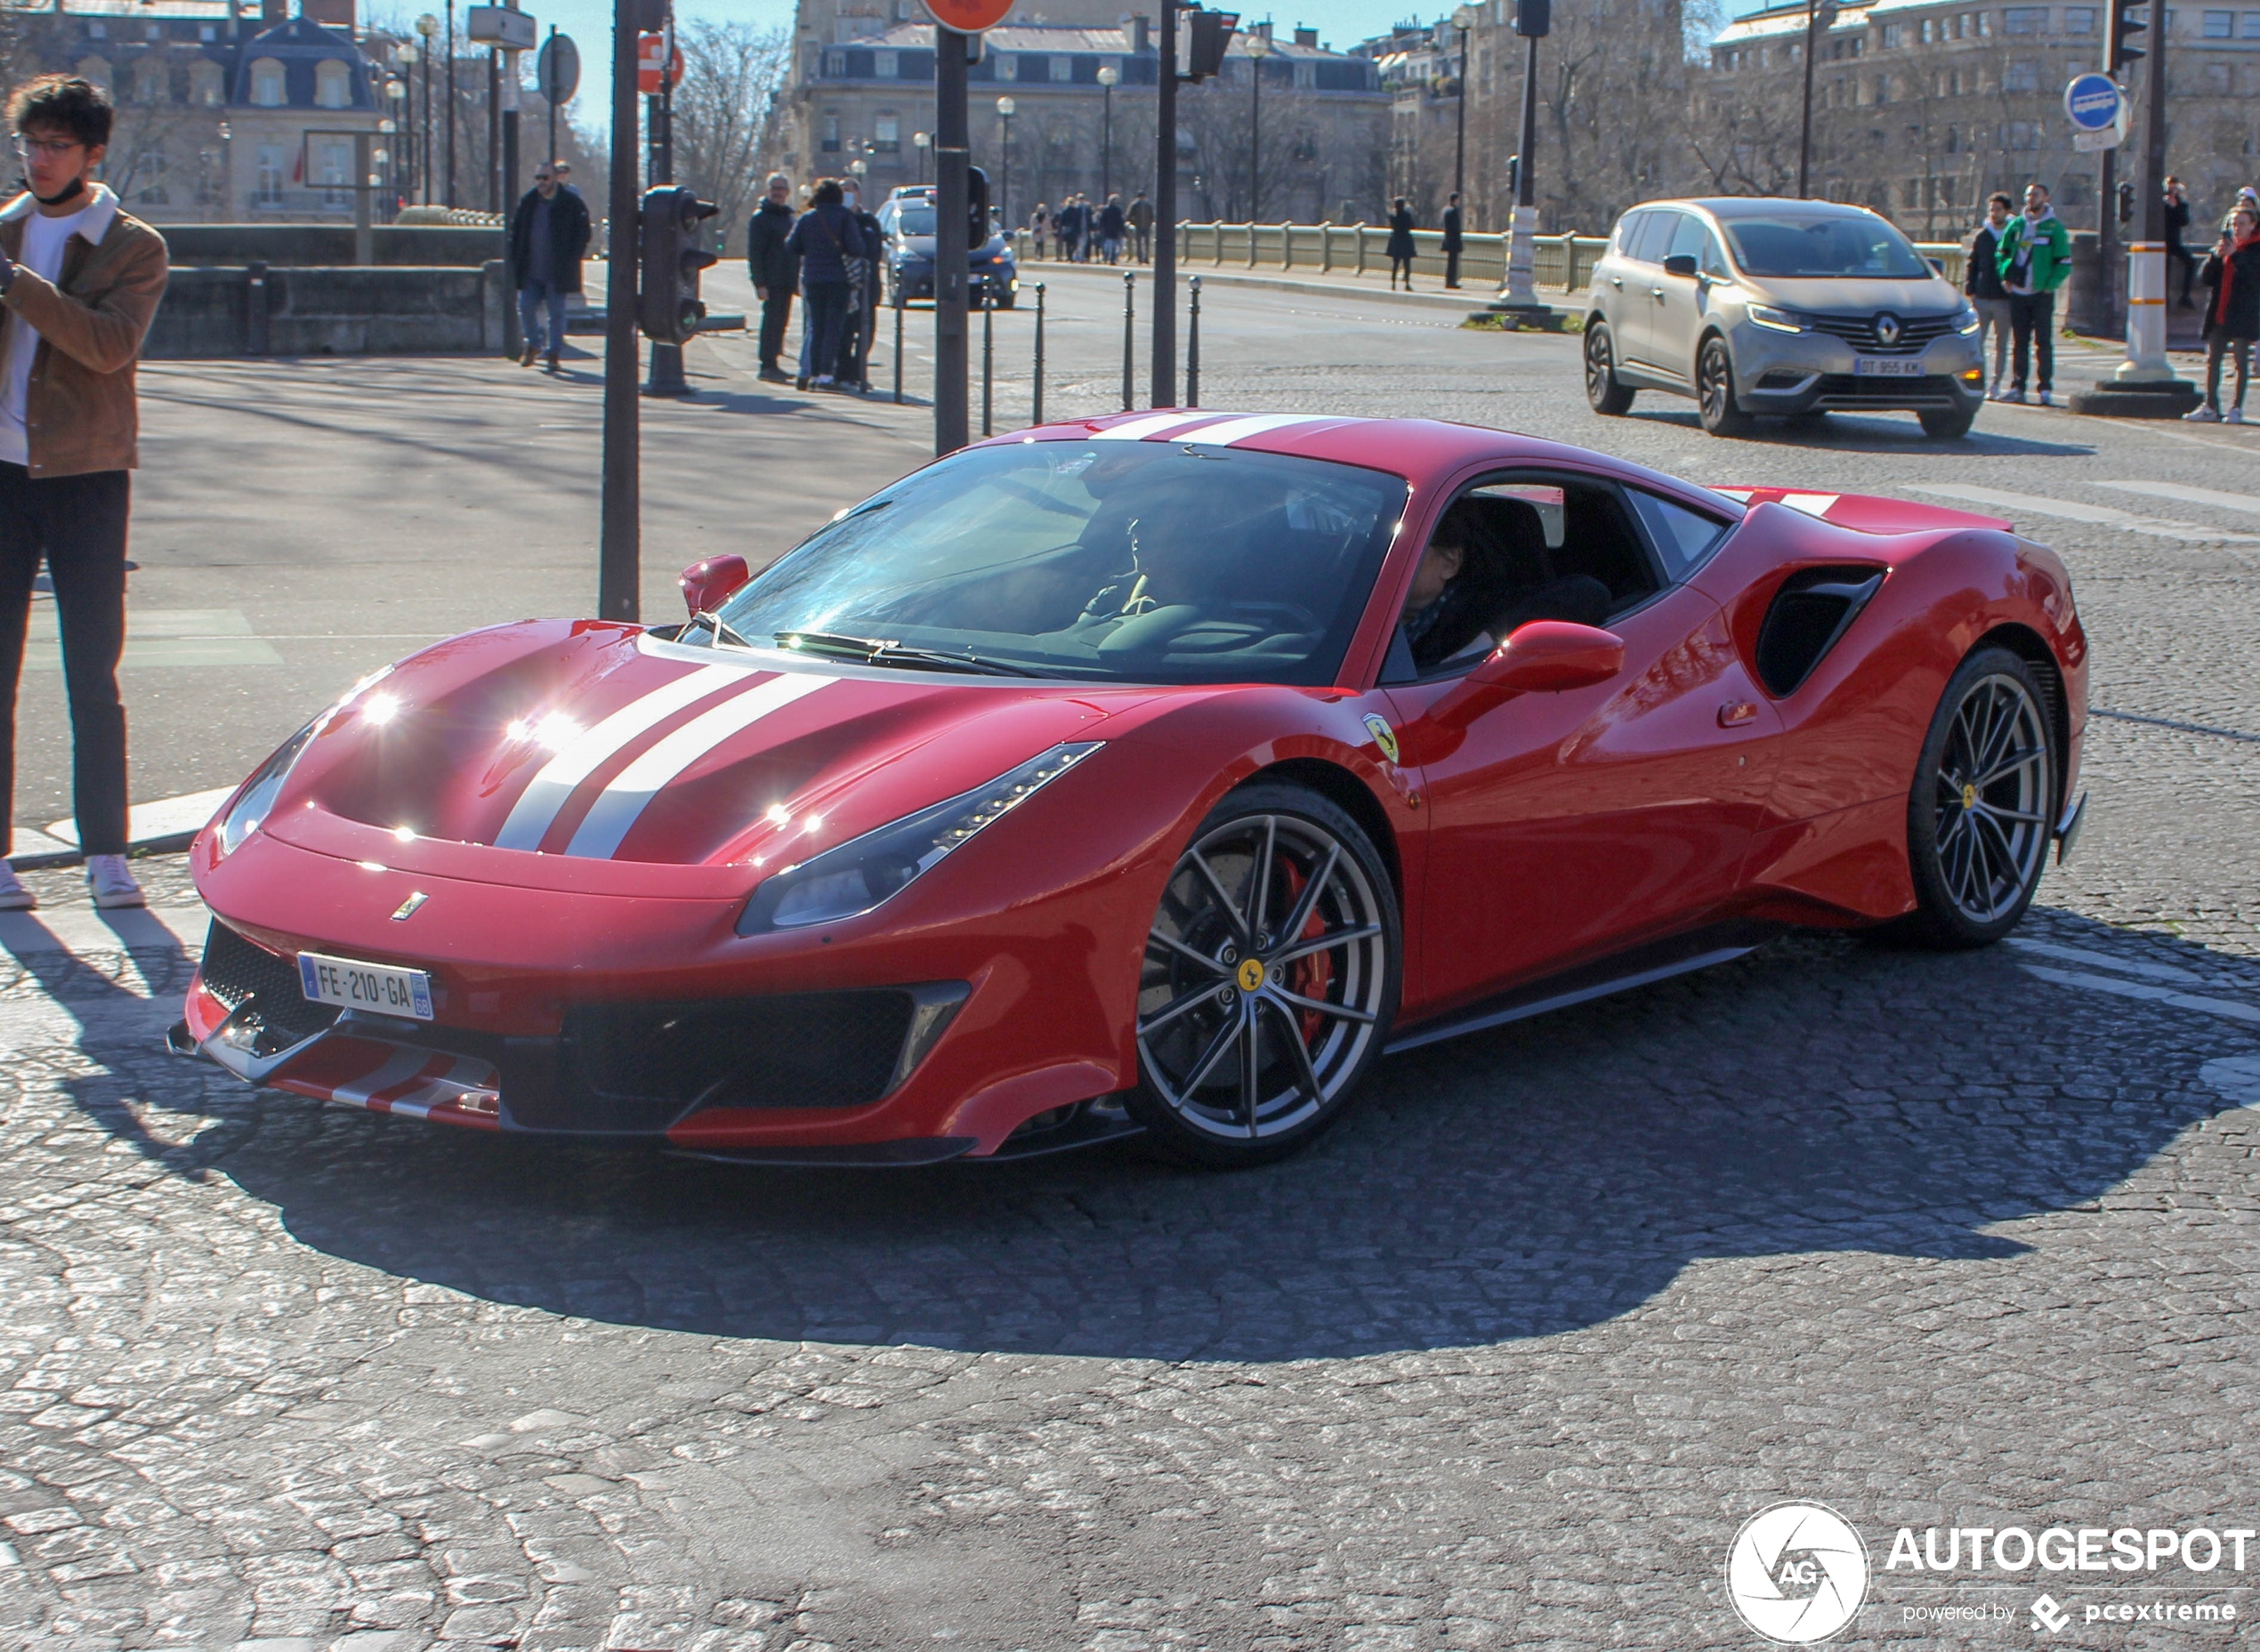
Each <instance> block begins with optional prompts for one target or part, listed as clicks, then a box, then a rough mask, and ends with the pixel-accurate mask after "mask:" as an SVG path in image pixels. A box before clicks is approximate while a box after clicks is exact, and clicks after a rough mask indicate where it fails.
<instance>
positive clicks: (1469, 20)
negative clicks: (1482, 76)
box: [1452, 5, 1475, 204]
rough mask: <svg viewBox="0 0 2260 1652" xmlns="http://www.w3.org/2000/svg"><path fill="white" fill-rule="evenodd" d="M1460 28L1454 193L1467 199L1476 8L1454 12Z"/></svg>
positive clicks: (1453, 149) (1453, 22)
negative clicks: (1470, 41) (1470, 40)
mask: <svg viewBox="0 0 2260 1652" xmlns="http://www.w3.org/2000/svg"><path fill="white" fill-rule="evenodd" d="M1452 27H1453V28H1457V29H1458V30H1459V75H1458V81H1459V128H1458V131H1457V133H1456V134H1455V135H1454V137H1453V140H1452V193H1453V194H1454V195H1457V196H1458V197H1460V200H1461V202H1462V203H1463V204H1465V201H1466V199H1467V31H1468V30H1469V29H1471V28H1474V27H1475V8H1474V7H1473V6H1467V5H1464V6H1461V7H1460V8H1459V9H1458V10H1457V11H1456V12H1453V13H1452Z"/></svg>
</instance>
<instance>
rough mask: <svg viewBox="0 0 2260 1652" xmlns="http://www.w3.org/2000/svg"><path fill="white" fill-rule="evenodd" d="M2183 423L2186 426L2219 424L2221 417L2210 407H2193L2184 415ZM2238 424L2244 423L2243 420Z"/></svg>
mask: <svg viewBox="0 0 2260 1652" xmlns="http://www.w3.org/2000/svg"><path fill="white" fill-rule="evenodd" d="M2182 422H2183V423H2185V424H2218V423H2220V422H2221V415H2219V414H2217V413H2216V412H2214V411H2213V409H2212V408H2210V407H2191V409H2190V410H2189V411H2188V412H2187V413H2185V414H2183V415H2182ZM2237 422H2238V423H2243V421H2242V420H2241V419H2240V420H2238V421H2237Z"/></svg>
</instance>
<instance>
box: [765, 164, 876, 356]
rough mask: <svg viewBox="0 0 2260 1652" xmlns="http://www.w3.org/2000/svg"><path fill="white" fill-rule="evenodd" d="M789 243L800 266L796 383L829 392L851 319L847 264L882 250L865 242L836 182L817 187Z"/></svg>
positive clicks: (795, 225) (827, 181) (874, 255)
mask: <svg viewBox="0 0 2260 1652" xmlns="http://www.w3.org/2000/svg"><path fill="white" fill-rule="evenodd" d="M785 245H786V246H787V247H788V248H789V249H790V250H791V251H792V252H793V254H795V256H796V257H797V258H799V260H800V262H801V304H802V308H801V371H800V375H799V377H798V378H797V380H796V381H795V383H796V384H797V386H798V388H800V389H802V390H806V389H807V388H808V387H809V385H810V384H811V383H814V384H815V385H816V386H817V388H819V390H829V389H831V388H832V386H833V385H834V384H835V383H837V382H838V375H837V374H835V372H834V371H833V367H834V364H835V363H836V362H837V361H838V360H839V357H840V330H841V328H842V327H843V326H845V324H846V321H847V308H848V261H849V260H850V259H852V258H868V259H873V260H876V258H877V257H878V255H879V249H878V248H877V247H876V246H871V245H870V244H869V243H868V242H867V241H866V240H865V239H864V236H863V226H862V225H861V224H860V223H858V222H856V218H855V214H853V213H852V212H850V211H848V209H847V205H846V204H845V200H844V197H843V191H842V189H841V188H840V181H839V180H838V179H836V178H827V179H825V180H823V181H821V182H819V184H818V185H817V186H816V192H815V193H814V194H813V195H812V196H811V197H809V208H808V210H807V211H806V212H804V213H803V214H801V215H800V221H799V222H797V223H795V224H794V226H793V233H792V234H791V235H789V236H787V238H785Z"/></svg>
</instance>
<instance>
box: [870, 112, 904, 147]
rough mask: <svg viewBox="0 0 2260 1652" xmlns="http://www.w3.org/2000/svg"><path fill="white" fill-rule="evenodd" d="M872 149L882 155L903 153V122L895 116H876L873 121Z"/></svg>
mask: <svg viewBox="0 0 2260 1652" xmlns="http://www.w3.org/2000/svg"><path fill="white" fill-rule="evenodd" d="M871 147H872V148H873V149H876V151H878V153H880V154H882V155H900V154H901V153H902V121H901V119H900V117H897V116H893V115H876V116H874V117H872V120H871Z"/></svg>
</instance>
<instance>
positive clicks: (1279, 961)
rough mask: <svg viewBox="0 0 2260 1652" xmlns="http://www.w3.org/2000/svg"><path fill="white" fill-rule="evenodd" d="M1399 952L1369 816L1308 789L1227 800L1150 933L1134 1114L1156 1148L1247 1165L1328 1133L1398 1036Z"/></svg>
mask: <svg viewBox="0 0 2260 1652" xmlns="http://www.w3.org/2000/svg"><path fill="white" fill-rule="evenodd" d="M1401 946H1402V939H1401V930H1400V924H1399V922H1398V915H1397V903H1396V897H1395V893H1394V891H1393V890H1392V887H1391V885H1390V882H1389V876H1388V872H1387V869H1386V868H1385V867H1384V866H1383V865H1382V863H1381V858H1380V856H1379V855H1378V854H1377V853H1376V851H1375V850H1374V847H1373V844H1372V843H1371V842H1370V841H1368V838H1367V836H1366V834H1365V833H1364V832H1363V831H1361V830H1360V828H1359V826H1358V824H1357V822H1356V821H1354V820H1352V818H1350V817H1349V816H1348V815H1347V814H1345V813H1344V811H1343V810H1341V809H1339V808H1337V807H1336V805H1335V804H1333V803H1332V802H1328V800H1327V799H1325V798H1323V797H1320V795H1318V794H1316V793H1313V792H1308V791H1305V790H1304V789H1303V788H1302V787H1301V786H1287V785H1281V784H1279V783H1276V782H1265V781H1259V782H1257V783H1255V784H1254V785H1251V786H1243V787H1241V788H1240V789H1239V790H1238V791H1236V792H1233V793H1231V794H1230V795H1228V796H1227V797H1225V798H1224V800H1223V802H1220V803H1219V804H1218V805H1217V806H1216V808H1215V810H1213V811H1212V812H1211V813H1210V815H1209V817H1208V818H1207V820H1205V821H1203V822H1202V823H1201V827H1200V830H1199V832H1197V833H1195V834H1194V835H1193V841H1192V843H1191V846H1190V847H1189V848H1188V849H1187V850H1185V852H1184V854H1183V855H1182V856H1181V857H1180V858H1179V859H1178V862H1177V865H1176V866H1175V868H1174V870H1173V871H1172V872H1171V874H1170V875H1169V882H1168V884H1167V886H1166V888H1165V889H1164V890H1163V891H1162V897H1161V904H1160V907H1159V908H1158V910H1157V911H1156V912H1155V914H1154V919H1153V925H1152V928H1151V930H1150V931H1149V932H1148V935H1147V938H1146V955H1145V966H1144V970H1143V972H1142V975H1141V977H1140V979H1139V989H1138V1070H1139V1078H1140V1081H1141V1082H1140V1084H1139V1087H1138V1089H1137V1090H1136V1091H1135V1092H1133V1094H1132V1095H1131V1096H1130V1098H1129V1100H1128V1105H1129V1108H1130V1111H1131V1113H1132V1115H1133V1116H1134V1117H1136V1118H1137V1119H1138V1121H1139V1122H1140V1123H1141V1124H1144V1125H1145V1127H1146V1132H1147V1138H1148V1141H1149V1143H1150V1146H1151V1147H1152V1148H1153V1149H1154V1150H1155V1151H1156V1152H1157V1153H1158V1154H1159V1155H1160V1156H1163V1157H1166V1158H1169V1159H1173V1160H1175V1161H1176V1162H1178V1163H1181V1164H1205V1165H1210V1166H1215V1167H1218V1168H1233V1167H1238V1166H1242V1165H1249V1164H1265V1163H1268V1162H1269V1161H1271V1160H1272V1159H1277V1158H1283V1157H1285V1156H1287V1155H1288V1154H1290V1153H1293V1152H1295V1151H1296V1150H1298V1149H1299V1148H1303V1147H1304V1146H1306V1145H1307V1144H1308V1143H1309V1142H1310V1141H1311V1140H1312V1139H1313V1138H1315V1137H1316V1136H1318V1135H1319V1134H1320V1132H1323V1131H1325V1130H1327V1129H1328V1127H1330V1126H1331V1125H1332V1124H1334V1123H1335V1122H1336V1120H1337V1119H1339V1118H1340V1117H1341V1116H1342V1114H1343V1113H1344V1111H1345V1110H1346V1108H1348V1105H1349V1102H1350V1100H1351V1096H1352V1092H1354V1091H1355V1090H1356V1088H1357V1086H1358V1084H1359V1082H1360V1080H1361V1079H1362V1078H1363V1077H1364V1076H1365V1073H1366V1070H1367V1068H1369V1067H1371V1066H1372V1064H1373V1062H1374V1060H1375V1058H1376V1057H1377V1056H1378V1055H1379V1054H1380V1053H1381V1047H1382V1045H1383V1044H1384V1043H1385V1042H1386V1041H1387V1039H1388V1036H1389V1024H1390V1020H1391V1019H1392V1017H1393V1016H1394V1014H1395V1013H1396V1008H1397V991H1398V982H1399V973H1400V957H1401V951H1400V948H1401Z"/></svg>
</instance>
